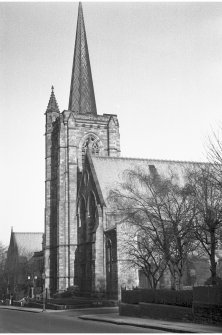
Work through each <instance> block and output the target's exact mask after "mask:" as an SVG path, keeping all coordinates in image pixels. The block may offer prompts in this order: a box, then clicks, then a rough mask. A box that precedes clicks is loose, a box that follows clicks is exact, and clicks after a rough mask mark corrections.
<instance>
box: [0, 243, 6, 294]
mask: <svg viewBox="0 0 222 335" xmlns="http://www.w3.org/2000/svg"><path fill="white" fill-rule="evenodd" d="M6 250H7V249H6V247H5V246H4V245H3V243H2V242H0V296H1V297H3V296H4V295H6V291H7V273H6V267H5V264H6Z"/></svg>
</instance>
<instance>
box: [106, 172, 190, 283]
mask: <svg viewBox="0 0 222 335" xmlns="http://www.w3.org/2000/svg"><path fill="white" fill-rule="evenodd" d="M109 199H110V200H111V202H112V204H114V207H113V208H114V210H115V211H117V212H118V213H121V216H122V220H121V222H128V224H129V225H131V226H132V227H135V231H136V233H137V235H138V236H139V239H138V240H137V248H135V244H133V245H132V243H131V242H129V244H128V245H129V249H130V250H129V254H130V255H132V254H133V259H132V258H131V260H132V262H134V263H135V264H136V265H137V266H138V267H139V268H140V269H142V271H143V272H144V274H145V275H146V276H147V278H148V277H149V276H151V277H152V278H155V280H159V279H160V278H161V276H162V273H163V271H164V269H165V267H166V266H168V268H169V270H170V273H171V275H172V278H173V283H172V286H173V288H175V289H180V288H181V285H182V276H183V272H184V266H185V263H186V261H187V257H188V254H189V253H190V252H191V251H192V250H193V248H195V247H194V239H193V232H192V227H193V221H194V214H195V213H194V210H193V204H192V200H191V199H190V190H189V187H183V186H179V185H178V184H177V178H176V176H175V175H174V174H173V173H171V176H170V177H169V178H166V177H163V176H160V175H158V174H157V172H156V171H155V172H152V173H150V172H149V170H142V169H134V170H128V171H126V172H125V181H124V182H123V183H121V185H120V187H119V188H116V189H113V190H112V191H111V192H110V196H109ZM155 272H156V273H158V276H155V275H154V274H155ZM148 274H149V276H148ZM153 275H154V277H153ZM158 278H159V279H158ZM155 280H154V281H155Z"/></svg>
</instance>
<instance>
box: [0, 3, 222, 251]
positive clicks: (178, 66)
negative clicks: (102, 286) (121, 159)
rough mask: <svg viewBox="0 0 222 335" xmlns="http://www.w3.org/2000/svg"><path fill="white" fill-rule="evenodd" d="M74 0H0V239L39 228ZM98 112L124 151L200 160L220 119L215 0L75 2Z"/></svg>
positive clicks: (221, 21) (63, 103) (66, 77)
mask: <svg viewBox="0 0 222 335" xmlns="http://www.w3.org/2000/svg"><path fill="white" fill-rule="evenodd" d="M77 10H78V3H77V2H69V3H64V2H63V3H59V2H57V3H53V2H50V3H40V2H38V3H27V2H26V3H10V2H9V3H0V47H1V50H0V52H1V61H0V78H1V81H0V92H1V93H0V95H1V96H0V127H1V129H0V154H1V156H0V157H1V165H0V175H1V193H0V197H1V210H0V241H3V242H4V243H6V244H7V243H9V237H10V227H11V226H13V227H14V231H37V232H38V231H42V232H43V231H44V179H45V175H44V173H45V172H44V169H45V159H44V157H45V144H44V132H45V116H44V112H45V110H46V107H47V104H48V100H49V96H50V88H51V85H52V84H53V85H54V87H55V95H56V98H57V102H58V104H59V107H60V111H63V110H64V109H67V108H68V99H69V86H70V79H71V68H72V58H73V50H74V41H75V30H76V20H77ZM83 11H84V18H85V24H86V32H87V39H88V46H89V54H90V60H91V66H92V75H93V81H94V89H95V96H96V103H97V111H98V114H103V113H113V114H118V118H119V122H120V135H121V151H122V156H126V157H144V158H158V159H171V160H189V161H190V160H194V161H203V160H205V156H204V155H205V149H204V145H205V143H206V142H207V137H208V136H209V135H210V133H211V129H214V130H216V131H217V130H218V127H219V126H220V125H221V118H222V94H221V92H222V3H220V2H219V3H212V2H211V3H192V2H187V3H181V2H180V3H166V2H165V3H149V2H141V3H139V2H137V3H132V2H130V3H128V2H125V3H123V2H122V3H118V2H110V3H108V2H106V3H104V2H96V3H93V2H86V3H83Z"/></svg>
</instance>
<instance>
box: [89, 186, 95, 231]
mask: <svg viewBox="0 0 222 335" xmlns="http://www.w3.org/2000/svg"><path fill="white" fill-rule="evenodd" d="M88 213H89V219H90V220H89V224H90V228H91V229H93V228H94V226H95V224H96V217H97V215H96V213H97V205H96V199H95V196H94V194H93V193H92V192H90V196H89V202H88Z"/></svg>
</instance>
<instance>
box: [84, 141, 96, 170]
mask: <svg viewBox="0 0 222 335" xmlns="http://www.w3.org/2000/svg"><path fill="white" fill-rule="evenodd" d="M88 149H89V151H90V152H91V154H92V155H95V156H98V155H99V139H98V138H96V137H95V136H93V135H90V136H88V137H87V138H86V140H85V142H84V143H83V145H82V166H83V164H84V160H85V154H86V151H87V150H88Z"/></svg>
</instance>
